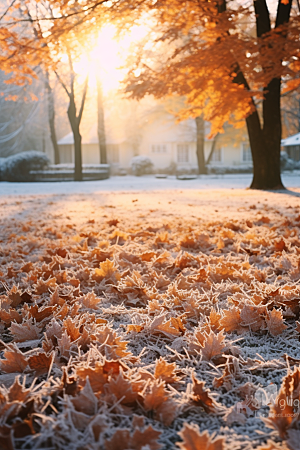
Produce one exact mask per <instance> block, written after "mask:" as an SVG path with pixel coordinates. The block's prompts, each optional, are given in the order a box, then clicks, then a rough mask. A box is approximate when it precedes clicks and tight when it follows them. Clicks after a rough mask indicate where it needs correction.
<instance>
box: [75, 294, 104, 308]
mask: <svg viewBox="0 0 300 450" xmlns="http://www.w3.org/2000/svg"><path fill="white" fill-rule="evenodd" d="M77 301H78V302H79V303H80V304H81V305H82V306H84V307H85V308H89V309H98V304H99V303H100V302H101V298H99V297H96V295H95V293H94V292H88V293H87V294H86V295H84V296H83V297H79V298H78V299H77Z"/></svg>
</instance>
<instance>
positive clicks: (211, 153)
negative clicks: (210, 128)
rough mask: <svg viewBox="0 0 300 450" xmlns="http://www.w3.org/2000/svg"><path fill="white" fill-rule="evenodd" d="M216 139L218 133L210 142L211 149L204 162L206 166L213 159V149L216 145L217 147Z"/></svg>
mask: <svg viewBox="0 0 300 450" xmlns="http://www.w3.org/2000/svg"><path fill="white" fill-rule="evenodd" d="M218 137H219V133H217V134H216V135H215V137H214V138H213V141H212V144H211V149H210V152H209V155H208V158H207V160H206V162H205V164H206V166H207V165H208V164H209V163H210V162H211V158H212V157H213V154H214V151H215V148H216V145H217V141H218Z"/></svg>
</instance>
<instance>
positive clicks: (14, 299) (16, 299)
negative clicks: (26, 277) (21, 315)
mask: <svg viewBox="0 0 300 450" xmlns="http://www.w3.org/2000/svg"><path fill="white" fill-rule="evenodd" d="M7 296H8V298H9V300H10V301H11V306H12V307H13V308H15V307H16V306H18V305H19V304H20V303H22V302H23V298H22V292H21V291H20V289H19V288H18V287H17V286H16V285H14V286H13V287H12V288H11V289H10V290H9V291H8V292H7Z"/></svg>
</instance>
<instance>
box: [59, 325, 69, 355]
mask: <svg viewBox="0 0 300 450" xmlns="http://www.w3.org/2000/svg"><path fill="white" fill-rule="evenodd" d="M71 345H72V341H71V339H70V337H69V335H68V333H67V332H66V331H64V332H63V333H62V335H61V338H59V339H57V347H58V349H59V353H60V356H64V357H65V358H69V355H70V349H71Z"/></svg>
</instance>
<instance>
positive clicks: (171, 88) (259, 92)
mask: <svg viewBox="0 0 300 450" xmlns="http://www.w3.org/2000/svg"><path fill="white" fill-rule="evenodd" d="M24 2H25V3H26V2H28V4H30V1H29V0H22V3H24ZM49 4H50V5H51V4H53V7H54V6H55V8H53V11H59V14H57V13H55V14H54V13H53V15H52V16H51V15H49V14H48V15H47V13H45V15H44V17H42V15H43V12H42V8H40V12H39V17H38V20H45V23H47V21H48V22H49V23H50V24H51V25H50V26H48V28H47V33H42V38H43V39H44V41H45V42H47V43H49V42H50V43H51V44H52V46H53V45H54V46H55V42H56V40H57V39H58V37H59V36H61V34H63V33H68V32H69V31H70V30H71V29H73V30H74V29H75V28H76V30H77V32H78V30H79V27H81V29H82V30H84V31H85V32H88V31H89V30H91V29H92V28H93V29H95V27H96V26H97V25H99V24H102V23H103V21H105V20H115V21H116V22H117V23H120V22H121V23H122V25H121V26H123V25H124V21H125V25H126V22H127V27H129V26H130V24H131V23H132V22H133V21H134V20H135V19H136V18H140V17H143V14H145V13H146V15H147V14H149V13H150V17H151V20H152V21H153V22H154V23H155V34H156V36H155V40H154V44H153V48H155V47H159V46H160V53H159V61H157V58H154V59H151V54H150V53H151V52H152V54H153V55H154V54H155V52H154V51H153V49H152V50H151V52H150V50H149V43H148V47H147V51H146V52H144V53H143V54H139V55H138V60H137V61H136V64H135V65H134V67H132V70H131V71H130V73H129V76H128V79H127V87H126V92H127V93H129V94H130V95H131V96H132V97H133V98H136V99H140V98H143V97H144V96H145V95H148V94H152V95H154V96H155V97H156V98H162V97H165V96H168V95H174V94H175V95H181V96H185V97H186V99H187V103H186V108H184V109H183V110H182V111H181V113H180V117H181V118H182V119H184V118H187V117H198V116H200V115H201V114H203V116H204V119H205V120H208V121H210V122H212V134H214V133H217V132H219V131H222V127H223V125H224V123H225V122H229V123H234V124H235V125H236V126H241V125H242V124H244V120H245V119H246V124H247V129H248V134H249V141H250V146H251V151H252V159H253V168H254V176H253V180H252V183H251V188H254V189H281V188H283V184H282V181H281V175H280V144H281V105H280V97H281V90H282V86H283V87H284V88H286V89H288V90H292V89H296V88H297V87H298V86H299V84H300V78H299V76H298V69H299V56H300V48H299V29H300V15H299V11H296V10H293V9H292V0H277V13H276V14H275V16H274V17H273V16H272V14H271V13H270V11H269V9H268V6H267V3H266V0H254V1H253V4H244V3H243V2H235V1H229V0H215V1H207V0H157V1H153V0H115V1H113V2H111V1H108V0H82V1H81V2H74V3H72V4H70V2H66V1H64V0H61V1H60V2H57V1H55V2H54V1H53V0H50V1H49ZM57 8H58V9H57ZM148 17H149V16H148ZM19 22H20V21H19ZM19 22H18V21H17V22H16V23H17V24H18V23H19ZM0 23H1V21H0ZM6 32H7V33H8V32H9V33H10V35H9V36H10V38H9V37H7V36H6V35H5V33H6ZM13 33H15V34H16V33H17V32H16V31H12V30H8V27H7V26H3V27H1V28H0V38H2V40H4V41H5V43H6V45H7V46H8V47H9V51H10V52H13V48H12V44H11V42H15V41H16V40H15V41H14V40H13V39H12V37H11V36H13V37H14V38H15V34H13ZM23 41H24V42H23V43H21V46H22V48H25V49H26V51H27V53H28V54H29V55H31V57H32V47H30V45H29V43H28V42H27V41H26V39H24V38H23ZM168 44H171V45H168ZM16 45H17V44H16ZM42 49H43V43H42V40H41V41H40V43H39V48H35V55H36V56H37V55H38V56H39V55H40V54H41V51H42ZM5 52H6V55H7V54H8V53H9V52H8V50H7V49H5V51H4V53H5ZM2 53H3V52H2ZM149 54H150V56H149ZM21 56H22V52H18V58H19V60H20V58H21ZM2 60H3V56H2ZM21 63H22V60H21ZM138 68H139V69H140V72H139V73H138V72H137V71H136V69H138ZM137 74H138V75H137Z"/></svg>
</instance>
